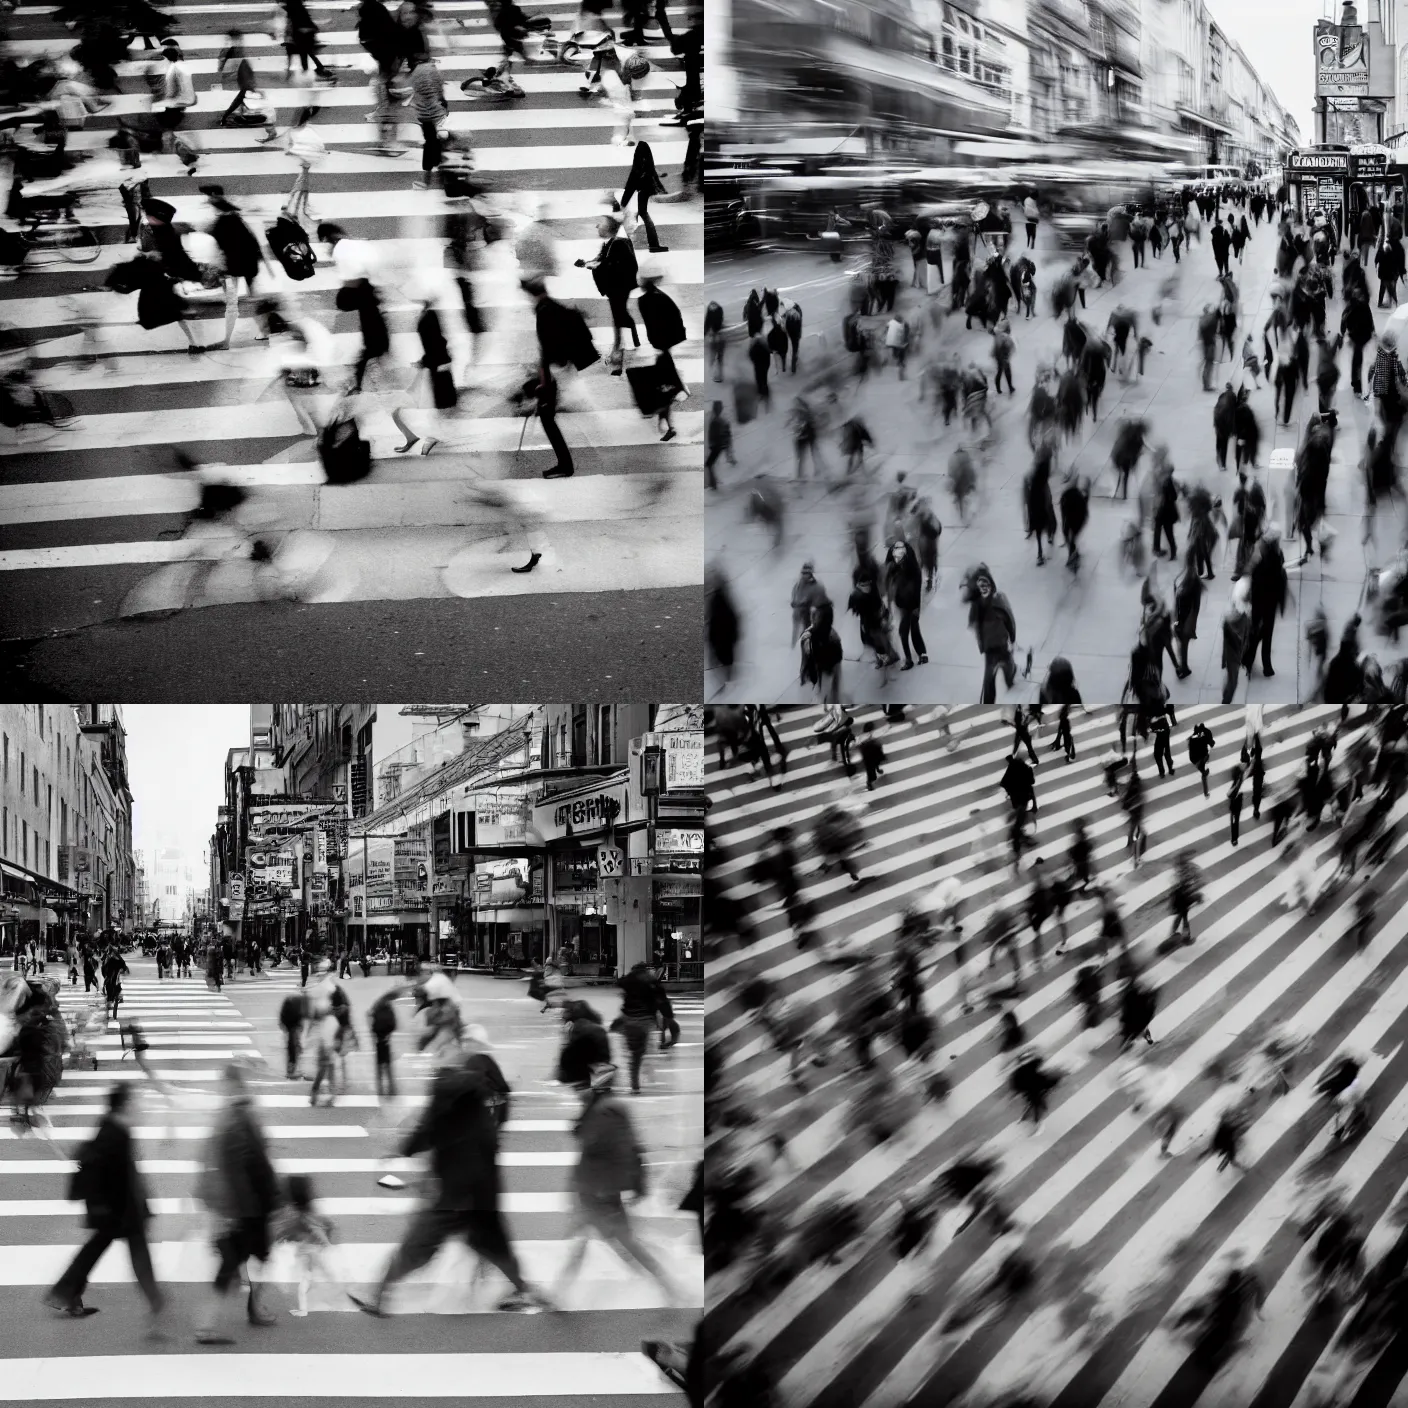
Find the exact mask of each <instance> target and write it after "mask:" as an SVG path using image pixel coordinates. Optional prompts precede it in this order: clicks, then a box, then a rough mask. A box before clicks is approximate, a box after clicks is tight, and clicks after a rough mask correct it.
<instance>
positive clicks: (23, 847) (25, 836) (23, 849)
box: [20, 821, 29, 870]
mask: <svg viewBox="0 0 1408 1408" xmlns="http://www.w3.org/2000/svg"><path fill="white" fill-rule="evenodd" d="M20 864H21V865H22V866H24V868H25V869H26V870H28V869H29V823H28V822H27V821H22V822H20Z"/></svg>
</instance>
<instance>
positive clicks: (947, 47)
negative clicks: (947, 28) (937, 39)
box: [944, 34, 953, 73]
mask: <svg viewBox="0 0 1408 1408" xmlns="http://www.w3.org/2000/svg"><path fill="white" fill-rule="evenodd" d="M944 67H945V68H946V69H948V71H949V72H950V73H952V72H953V40H952V39H950V38H949V37H948V35H947V34H946V35H944Z"/></svg>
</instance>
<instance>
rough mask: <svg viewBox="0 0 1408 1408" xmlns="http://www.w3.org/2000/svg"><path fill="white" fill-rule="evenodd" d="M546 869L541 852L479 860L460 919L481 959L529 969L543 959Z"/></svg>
mask: <svg viewBox="0 0 1408 1408" xmlns="http://www.w3.org/2000/svg"><path fill="white" fill-rule="evenodd" d="M544 873H545V872H544V862H543V858H542V857H541V856H531V857H530V856H512V857H509V858H507V859H504V860H495V861H489V860H480V861H479V862H478V863H477V865H476V868H475V872H474V876H473V879H472V881H471V882H470V885H469V887H468V897H467V899H466V900H465V902H464V903H463V904H462V905H461V906H460V909H459V914H458V917H457V923H458V924H459V925H461V926H462V933H463V934H468V935H470V936H471V939H472V942H471V943H470V944H467V945H466V948H467V949H468V951H470V952H472V953H473V955H474V960H475V962H476V963H478V964H480V965H481V966H483V967H486V968H487V967H492V966H494V965H495V964H496V963H499V964H504V963H507V965H508V966H510V967H523V968H527V967H530V966H531V965H533V964H534V963H541V962H542V961H543V958H544V956H545V953H546V949H545V943H544V937H543V930H544V909H543V894H544V884H543V882H544Z"/></svg>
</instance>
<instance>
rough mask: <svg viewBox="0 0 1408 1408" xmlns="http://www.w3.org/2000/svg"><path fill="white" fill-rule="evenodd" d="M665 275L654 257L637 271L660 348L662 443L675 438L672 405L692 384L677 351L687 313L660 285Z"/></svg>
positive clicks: (644, 312)
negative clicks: (687, 382)
mask: <svg viewBox="0 0 1408 1408" xmlns="http://www.w3.org/2000/svg"><path fill="white" fill-rule="evenodd" d="M664 276H665V271H664V270H663V268H661V266H660V263H659V262H658V261H654V260H652V261H650V262H649V263H647V264H646V265H644V266H642V267H641V268H640V269H639V270H638V271H637V275H636V277H637V280H638V281H639V283H640V299H639V305H640V320H641V322H642V323H643V324H644V325H645V338H646V341H647V342H649V343H650V345H651V346H652V347H653V348H654V349H655V352H656V357H655V370H656V373H657V375H658V384H659V387H660V395H661V396H662V397H663V398H664V400H663V403H662V405H661V406H660V409H659V412H658V415H659V421H660V430H661V431H662V432H663V433H662V434H661V436H660V440H661V443H664V442H666V441H669V440H673V439H674V438H675V425H674V417H673V415H672V413H671V409H670V408H671V406H672V405H673V403H674V401H675V400H676V398H679V397H683V396H687V395H688V394H689V388H688V387H687V386H685V384H684V378H683V377H682V376H681V375H680V373H679V369H678V368H677V367H676V365H675V358H674V351H673V349H674V348H676V347H678V346H679V345H680V344H681V343H682V342H684V340H685V328H684V317H683V316H682V315H681V313H680V310H679V305H678V304H677V303H676V302H675V300H674V299H673V298H671V297H670V295H669V294H668V293H665V292H664V291H663V290H662V289H661V288H660V280H661V279H662V278H664ZM775 326H776V324H774V327H775Z"/></svg>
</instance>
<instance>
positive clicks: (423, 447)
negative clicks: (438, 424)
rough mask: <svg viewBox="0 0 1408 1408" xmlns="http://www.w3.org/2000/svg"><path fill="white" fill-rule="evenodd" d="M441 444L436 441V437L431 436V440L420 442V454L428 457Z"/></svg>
mask: <svg viewBox="0 0 1408 1408" xmlns="http://www.w3.org/2000/svg"><path fill="white" fill-rule="evenodd" d="M439 443H440V442H439V441H438V440H436V439H435V438H434V436H431V437H430V438H429V439H427V440H422V441H421V442H420V452H421V454H422V455H428V454H429V453H430V452H431V451H432V450H433V449H434V448H435V447H436V446H437V445H438V444H439Z"/></svg>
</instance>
